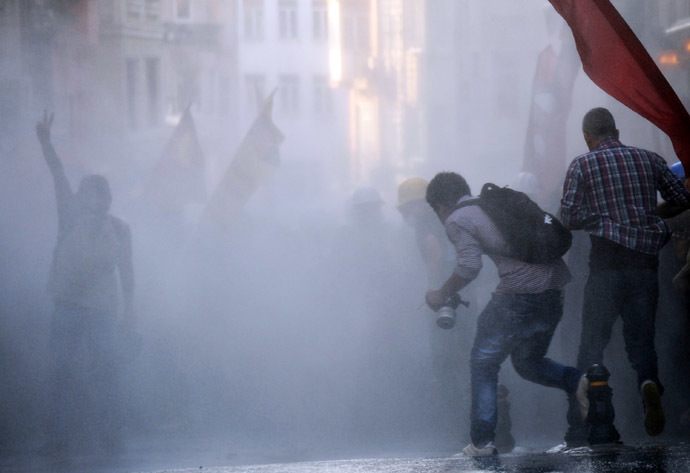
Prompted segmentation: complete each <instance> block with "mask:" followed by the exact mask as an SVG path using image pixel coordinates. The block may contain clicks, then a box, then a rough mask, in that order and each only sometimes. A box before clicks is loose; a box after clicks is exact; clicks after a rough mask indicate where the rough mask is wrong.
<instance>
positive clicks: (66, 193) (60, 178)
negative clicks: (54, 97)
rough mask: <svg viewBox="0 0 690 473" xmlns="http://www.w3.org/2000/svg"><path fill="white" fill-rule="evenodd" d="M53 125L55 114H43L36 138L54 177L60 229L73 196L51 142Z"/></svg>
mask: <svg viewBox="0 0 690 473" xmlns="http://www.w3.org/2000/svg"><path fill="white" fill-rule="evenodd" d="M52 125H53V114H52V113H51V114H50V115H48V112H43V120H41V121H39V122H38V123H36V136H37V137H38V141H39V143H41V148H42V149H43V158H44V159H45V160H46V164H47V165H48V168H49V169H50V173H51V174H52V175H53V182H54V184H55V199H56V200H57V211H58V223H59V225H60V227H62V226H63V225H65V216H66V212H67V207H68V205H69V202H70V200H71V198H72V195H73V194H72V188H71V187H70V185H69V181H68V180H67V176H66V175H65V171H64V169H63V167H62V162H61V161H60V158H59V157H58V155H57V153H56V152H55V148H53V143H52V142H51V141H50V128H51V127H52Z"/></svg>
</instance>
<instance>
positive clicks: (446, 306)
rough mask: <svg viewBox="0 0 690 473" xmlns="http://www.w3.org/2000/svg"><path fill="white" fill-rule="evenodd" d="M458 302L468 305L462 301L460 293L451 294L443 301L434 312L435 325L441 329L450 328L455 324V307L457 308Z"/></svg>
mask: <svg viewBox="0 0 690 473" xmlns="http://www.w3.org/2000/svg"><path fill="white" fill-rule="evenodd" d="M460 304H463V305H464V306H465V307H467V306H468V305H469V303H468V302H466V301H463V300H462V298H461V297H460V294H457V293H456V294H453V295H452V296H450V297H449V298H448V299H446V301H445V302H444V303H443V305H442V306H441V308H440V309H439V310H438V311H437V312H436V314H438V315H437V316H436V325H438V326H439V327H441V328H442V329H446V330H448V329H451V328H453V327H454V326H455V309H457V308H458V306H459V305H460Z"/></svg>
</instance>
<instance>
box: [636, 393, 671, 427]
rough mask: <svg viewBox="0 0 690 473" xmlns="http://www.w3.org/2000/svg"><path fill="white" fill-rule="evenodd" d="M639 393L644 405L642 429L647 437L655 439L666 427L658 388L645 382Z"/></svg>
mask: <svg viewBox="0 0 690 473" xmlns="http://www.w3.org/2000/svg"><path fill="white" fill-rule="evenodd" d="M640 391H641V393H642V402H643V404H644V428H645V430H646V431H647V434H648V435H651V436H652V437H656V436H657V435H659V434H661V432H663V431H664V426H665V425H666V418H665V417H664V409H663V408H662V407H661V395H660V394H659V387H658V386H657V385H656V383H654V382H653V381H645V382H644V383H642V388H640Z"/></svg>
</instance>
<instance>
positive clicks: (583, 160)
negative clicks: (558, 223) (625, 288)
mask: <svg viewBox="0 0 690 473" xmlns="http://www.w3.org/2000/svg"><path fill="white" fill-rule="evenodd" d="M657 190H658V191H659V192H660V193H661V197H663V198H664V200H668V201H671V202H673V203H676V204H686V203H688V202H690V194H688V192H687V191H686V190H685V188H684V187H683V184H682V182H681V181H680V180H679V179H678V178H676V177H675V176H674V175H673V173H672V172H671V171H670V170H669V168H668V166H667V165H666V162H665V161H664V160H663V158H661V156H659V155H658V154H656V153H653V152H651V151H645V150H643V149H639V148H633V147H630V146H625V145H623V144H621V142H620V141H618V140H617V139H615V138H606V139H604V140H603V141H602V142H601V143H599V145H598V146H597V148H596V149H595V150H594V151H592V152H590V153H587V154H584V155H582V156H578V157H577V158H575V159H574V160H573V162H572V163H571V164H570V167H569V168H568V173H567V175H566V178H565V183H564V185H563V199H561V220H562V222H563V224H565V225H566V226H567V227H569V228H571V229H584V230H585V231H587V232H588V233H590V234H592V235H595V236H598V237H602V238H606V239H608V240H611V241H613V242H615V243H618V244H620V245H623V246H624V247H626V248H630V249H632V250H635V251H639V252H642V253H646V254H652V255H653V254H657V253H658V252H659V249H661V247H662V246H663V245H664V244H665V243H666V241H667V240H668V237H669V229H668V227H667V226H666V224H665V223H664V221H663V220H662V219H661V217H659V216H658V215H657V212H656V206H657V195H656V192H657Z"/></svg>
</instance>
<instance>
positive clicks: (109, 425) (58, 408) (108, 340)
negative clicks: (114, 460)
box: [49, 304, 122, 446]
mask: <svg viewBox="0 0 690 473" xmlns="http://www.w3.org/2000/svg"><path fill="white" fill-rule="evenodd" d="M115 322H116V318H115V316H114V315H113V314H110V313H105V312H101V311H97V310H92V309H87V308H83V307H71V306H65V305H62V304H56V306H55V311H54V313H53V320H52V327H51V334H50V353H51V361H52V366H51V372H50V389H51V404H50V414H49V428H50V432H49V433H50V434H51V437H52V441H53V442H55V443H56V444H60V445H64V446H66V445H67V444H70V443H74V442H75V437H76V438H77V439H78V440H76V441H77V442H81V441H83V440H84V438H83V436H84V435H87V436H88V435H90V434H91V433H94V432H93V430H94V429H92V428H91V426H92V425H93V427H95V433H97V434H98V435H100V437H101V440H102V441H103V442H106V443H107V442H112V441H117V439H116V438H115V437H117V436H118V435H119V431H120V427H121V425H122V422H121V411H120V408H119V407H120V406H119V402H120V391H119V387H120V386H119V376H118V375H119V371H120V370H119V369H118V366H117V365H116V358H115V349H116V345H115V328H116V325H115Z"/></svg>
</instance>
